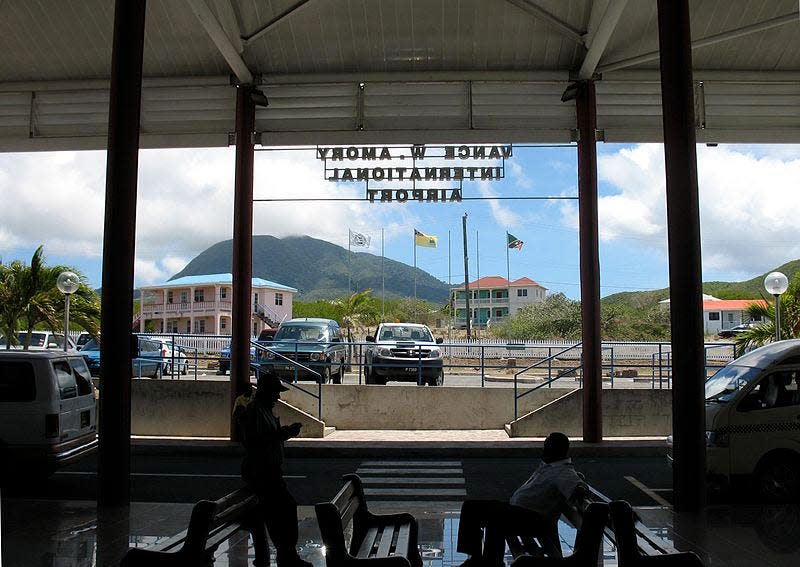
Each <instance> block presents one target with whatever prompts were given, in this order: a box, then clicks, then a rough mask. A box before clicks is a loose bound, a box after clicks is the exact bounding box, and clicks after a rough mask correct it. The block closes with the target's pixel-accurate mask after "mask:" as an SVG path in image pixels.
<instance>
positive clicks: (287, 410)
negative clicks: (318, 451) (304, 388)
mask: <svg viewBox="0 0 800 567" xmlns="http://www.w3.org/2000/svg"><path fill="white" fill-rule="evenodd" d="M273 413H274V414H275V415H276V416H277V417H278V418H279V419H280V420H281V425H289V424H292V423H295V422H299V423H301V424H302V425H303V427H302V429H301V430H300V437H306V438H321V437H325V436H326V435H329V434H330V433H333V432H334V431H335V430H336V428H335V427H325V422H324V421H320V420H319V419H317V418H316V417H314V416H313V415H311V414H310V413H306V412H304V411H303V410H301V409H298V408H296V407H294V406H293V405H290V404H287V403H286V402H284V401H283V400H278V403H277V404H275V408H274V409H273Z"/></svg>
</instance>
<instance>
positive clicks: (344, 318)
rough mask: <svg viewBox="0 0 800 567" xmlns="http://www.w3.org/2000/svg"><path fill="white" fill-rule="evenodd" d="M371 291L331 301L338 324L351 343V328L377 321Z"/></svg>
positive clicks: (358, 292) (359, 292) (366, 290)
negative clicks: (343, 329) (335, 311)
mask: <svg viewBox="0 0 800 567" xmlns="http://www.w3.org/2000/svg"><path fill="white" fill-rule="evenodd" d="M371 293H372V290H371V289H365V290H364V291H357V292H355V293H351V294H350V295H346V296H344V297H340V298H339V299H333V300H331V302H330V303H331V305H333V306H334V307H335V308H336V310H337V311H338V314H339V317H338V320H339V324H340V325H341V326H342V327H344V328H345V329H346V330H347V340H348V341H349V342H353V332H352V331H353V328H354V327H360V326H363V325H370V324H373V323H375V322H376V321H377V320H378V316H379V315H378V313H377V311H376V310H375V303H374V301H372V297H371V296H370V294H371Z"/></svg>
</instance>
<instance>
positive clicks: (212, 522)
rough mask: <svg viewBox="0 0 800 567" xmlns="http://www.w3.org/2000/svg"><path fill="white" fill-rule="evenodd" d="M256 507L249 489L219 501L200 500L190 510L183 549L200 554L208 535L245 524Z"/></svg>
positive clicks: (244, 488) (251, 491)
mask: <svg viewBox="0 0 800 567" xmlns="http://www.w3.org/2000/svg"><path fill="white" fill-rule="evenodd" d="M256 506H258V497H257V496H256V495H255V493H254V492H253V490H252V489H251V488H249V487H243V488H240V489H238V490H236V491H235V492H232V493H230V494H228V495H226V496H223V497H222V498H220V499H219V500H216V501H213V502H212V501H210V500H201V501H200V502H198V503H197V504H195V505H194V507H193V508H192V515H191V518H190V520H189V527H188V528H187V530H186V540H185V542H184V544H183V549H184V551H185V552H186V553H188V554H190V555H192V554H194V553H202V551H203V550H204V549H205V546H206V542H207V541H208V538H209V535H210V534H211V533H212V532H213V531H214V530H215V529H217V528H219V527H220V526H225V525H228V524H232V523H237V522H245V521H246V519H247V516H248V514H250V513H251V512H252V511H253V510H254V509H255V508H256Z"/></svg>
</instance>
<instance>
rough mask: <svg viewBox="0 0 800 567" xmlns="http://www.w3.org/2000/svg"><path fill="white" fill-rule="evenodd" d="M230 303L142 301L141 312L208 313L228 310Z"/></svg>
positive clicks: (146, 313) (148, 313) (157, 313)
mask: <svg viewBox="0 0 800 567" xmlns="http://www.w3.org/2000/svg"><path fill="white" fill-rule="evenodd" d="M231 309H232V304H231V302H230V301H227V300H226V301H186V302H179V303H167V304H164V303H143V304H142V314H143V315H144V316H145V317H147V316H152V315H161V314H162V313H166V314H169V315H178V314H180V315H179V316H188V315H189V314H190V313H208V312H210V311H227V312H230V311H231Z"/></svg>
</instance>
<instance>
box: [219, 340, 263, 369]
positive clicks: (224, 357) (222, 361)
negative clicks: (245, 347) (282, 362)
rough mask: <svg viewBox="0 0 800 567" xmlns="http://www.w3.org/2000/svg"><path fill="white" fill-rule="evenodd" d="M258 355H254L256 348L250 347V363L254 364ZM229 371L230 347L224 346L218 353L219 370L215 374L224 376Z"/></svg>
mask: <svg viewBox="0 0 800 567" xmlns="http://www.w3.org/2000/svg"><path fill="white" fill-rule="evenodd" d="M257 360H258V355H257V354H256V347H254V346H251V347H250V362H256V361H257ZM230 369H231V347H230V346H226V347H225V348H223V349H222V350H221V351H220V353H219V369H218V370H217V374H225V373H226V372H228V371H230Z"/></svg>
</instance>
